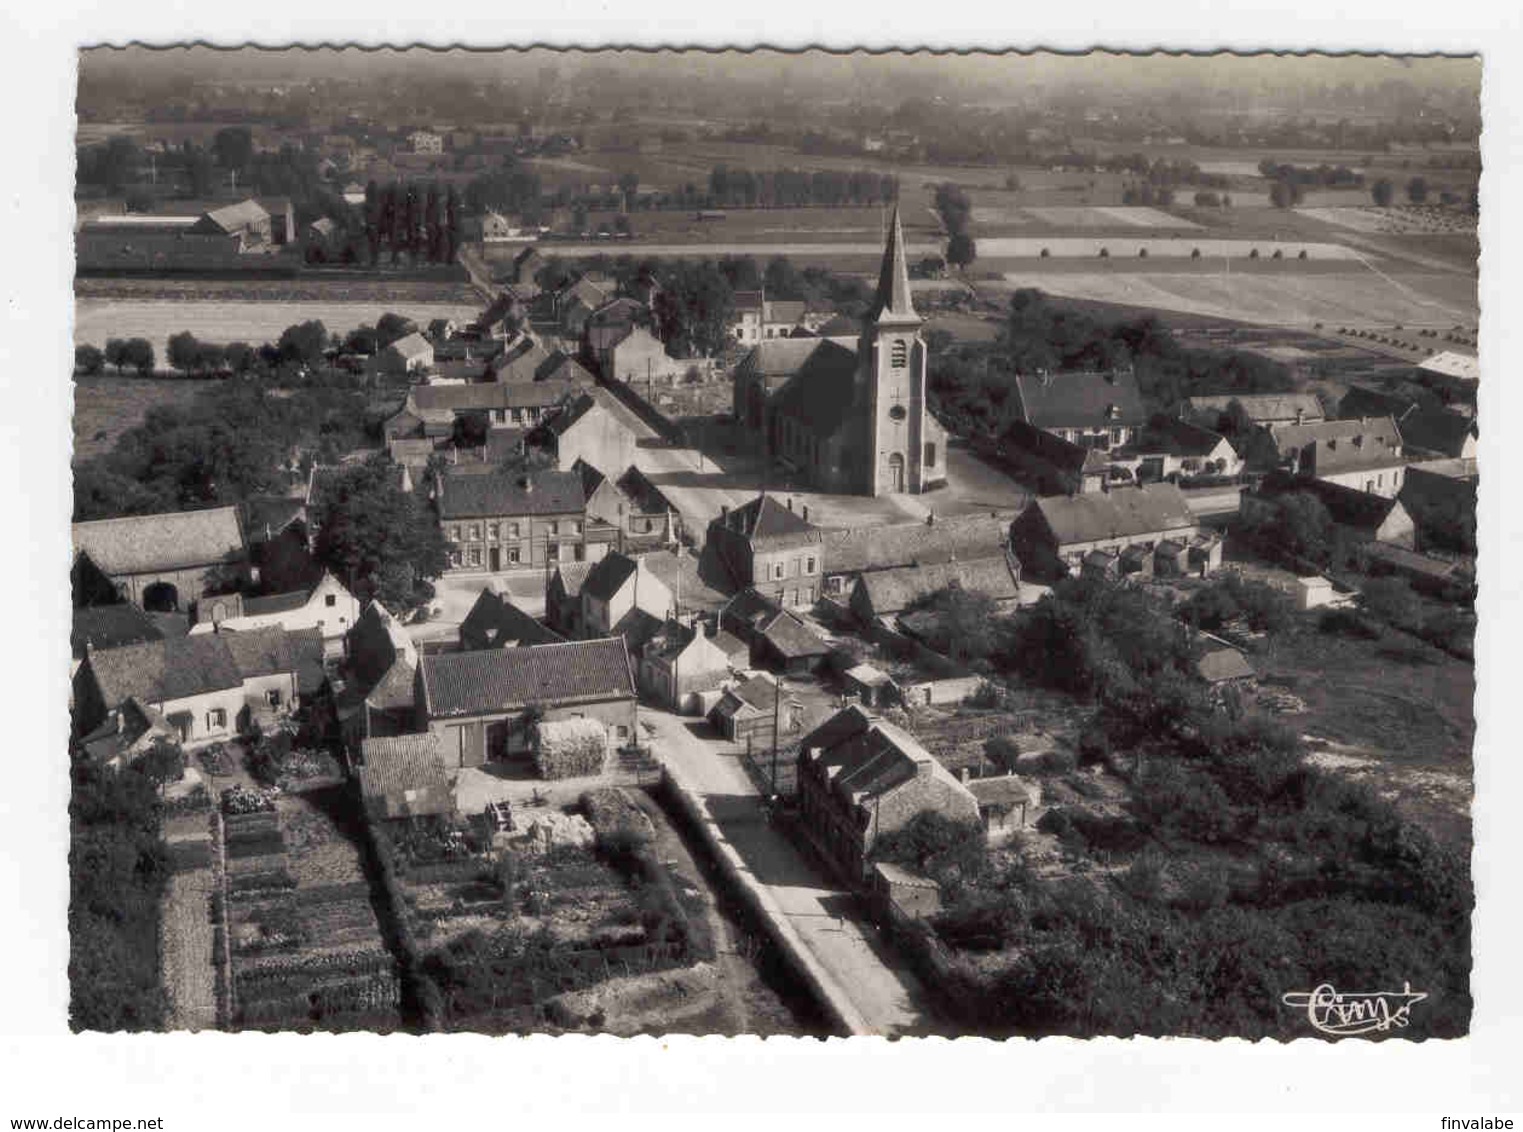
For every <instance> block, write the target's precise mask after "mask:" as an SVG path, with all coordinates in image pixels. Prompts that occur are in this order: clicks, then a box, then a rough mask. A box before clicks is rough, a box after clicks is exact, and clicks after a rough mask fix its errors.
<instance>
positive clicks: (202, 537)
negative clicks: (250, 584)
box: [73, 507, 247, 575]
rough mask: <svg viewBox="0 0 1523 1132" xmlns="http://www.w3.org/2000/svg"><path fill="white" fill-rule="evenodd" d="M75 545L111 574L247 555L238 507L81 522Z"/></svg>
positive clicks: (152, 570)
mask: <svg viewBox="0 0 1523 1132" xmlns="http://www.w3.org/2000/svg"><path fill="white" fill-rule="evenodd" d="M73 531H74V548H75V549H76V550H80V551H83V552H84V553H86V554H88V555H89V556H90V561H91V562H94V563H95V565H96V566H98V567H100V569H101V570H102V571H103V572H105V573H107V574H113V575H115V574H145V573H152V572H155V571H161V570H164V571H167V570H179V569H184V568H186V567H190V566H209V565H212V564H213V563H218V562H234V561H238V560H240V559H242V558H244V557H245V556H246V555H247V546H246V544H245V542H244V537H243V523H242V521H241V518H240V516H239V514H238V508H236V507H213V508H210V509H208V510H205V511H175V512H170V513H168V514H163V515H136V516H131V517H128V518H122V519H97V520H95V521H93V522H89V523H75V524H74V527H73Z"/></svg>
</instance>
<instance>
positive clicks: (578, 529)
mask: <svg viewBox="0 0 1523 1132" xmlns="http://www.w3.org/2000/svg"><path fill="white" fill-rule="evenodd" d="M567 526H569V527H570V528H571V532H570V533H571V534H574V535H579V534H581V533H582V524H581V523H579V522H577V521H576V520H575V519H573V520H571V522H570V523H568V524H567Z"/></svg>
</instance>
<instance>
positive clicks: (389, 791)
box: [356, 731, 458, 821]
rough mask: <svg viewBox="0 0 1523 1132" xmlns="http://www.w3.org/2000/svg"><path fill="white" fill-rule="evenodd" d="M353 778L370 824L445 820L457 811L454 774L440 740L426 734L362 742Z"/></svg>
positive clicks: (430, 734) (455, 773)
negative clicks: (355, 779) (371, 820)
mask: <svg viewBox="0 0 1523 1132" xmlns="http://www.w3.org/2000/svg"><path fill="white" fill-rule="evenodd" d="M360 757H361V759H362V760H363V761H362V765H361V766H360V767H359V768H358V770H357V772H356V776H357V778H358V780H359V787H360V798H361V800H362V801H363V802H364V805H365V812H366V813H367V814H369V815H370V816H371V818H372V819H373V820H379V821H399V820H402V819H404V818H425V817H447V816H448V815H450V814H453V813H454V812H455V779H456V775H457V773H458V772H457V770H456V769H454V768H452V767H451V766H450V765H449V764H448V763H446V761H445V758H444V747H443V745H442V743H441V742H440V739H439V736H438V735H436V734H434V733H433V732H430V731H425V732H423V733H422V734H418V735H396V736H391V737H388V738H384V739H366V740H365V741H364V742H363V743H361V744H360Z"/></svg>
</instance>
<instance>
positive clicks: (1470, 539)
mask: <svg viewBox="0 0 1523 1132" xmlns="http://www.w3.org/2000/svg"><path fill="white" fill-rule="evenodd" d="M1479 482H1480V480H1479V476H1478V475H1477V465H1476V461H1474V460H1465V459H1451V460H1426V461H1424V462H1423V463H1420V464H1410V465H1408V466H1407V478H1406V482H1405V483H1404V484H1402V486H1401V495H1400V497H1399V498H1400V499H1401V503H1402V506H1403V507H1405V508H1406V509H1407V512H1408V514H1410V515H1411V517H1412V521H1413V522H1414V523H1415V524H1416V525H1417V538H1418V542H1419V545H1420V546H1423V547H1428V546H1432V547H1442V548H1444V549H1448V550H1453V551H1460V552H1463V553H1469V554H1473V553H1475V549H1476V543H1475V534H1476V510H1475V508H1476V491H1477V487H1478V485H1479Z"/></svg>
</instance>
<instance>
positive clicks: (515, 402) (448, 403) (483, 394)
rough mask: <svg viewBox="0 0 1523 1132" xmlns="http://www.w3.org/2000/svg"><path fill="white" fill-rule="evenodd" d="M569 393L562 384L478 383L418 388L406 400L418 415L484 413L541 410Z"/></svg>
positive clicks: (421, 386)
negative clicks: (440, 412)
mask: <svg viewBox="0 0 1523 1132" xmlns="http://www.w3.org/2000/svg"><path fill="white" fill-rule="evenodd" d="M572 391H573V386H571V385H570V384H569V383H567V382H564V381H506V382H504V381H482V382H477V383H475V384H474V385H420V386H418V387H417V388H416V389H414V390H412V392H411V393H409V394H408V401H409V402H410V404H411V405H413V406H414V407H416V408H417V409H418V410H419V411H420V412H422V413H427V412H429V411H448V412H457V413H458V412H484V411H486V410H488V409H544V408H549V407H550V406H551V405H556V404H559V403H560V402H561V401H562V400H564V399H565V398H566V397H567V396H569V395H570V394H571V393H572Z"/></svg>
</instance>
